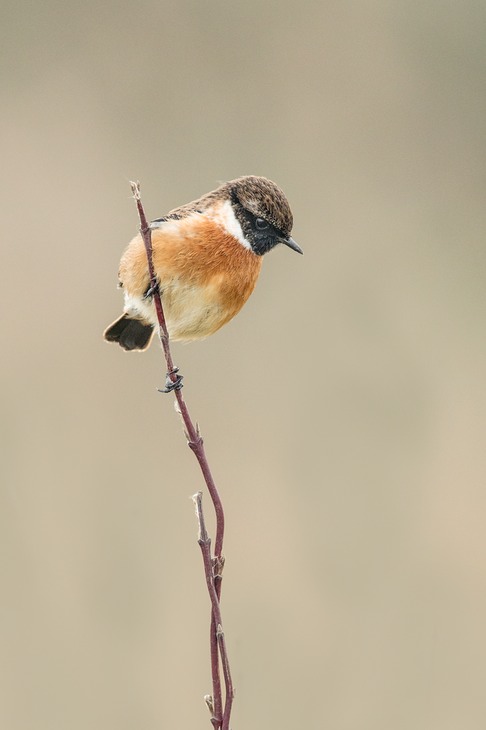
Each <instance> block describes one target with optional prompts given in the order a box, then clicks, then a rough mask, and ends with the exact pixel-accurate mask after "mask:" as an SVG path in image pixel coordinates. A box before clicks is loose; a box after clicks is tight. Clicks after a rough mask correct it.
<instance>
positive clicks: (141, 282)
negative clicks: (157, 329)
mask: <svg viewBox="0 0 486 730" xmlns="http://www.w3.org/2000/svg"><path fill="white" fill-rule="evenodd" d="M152 248H153V261H154V268H155V272H156V275H157V278H158V279H159V281H160V288H161V292H162V303H163V306H164V312H165V315H166V319H167V324H168V327H169V334H170V336H171V338H172V339H199V338H201V337H206V336H207V335H209V334H212V332H215V331H216V330H217V329H219V328H220V327H222V325H223V324H225V323H226V322H228V321H229V320H230V319H231V318H232V317H234V316H235V314H237V312H239V310H240V309H241V307H242V306H243V304H244V303H245V302H246V300H247V299H248V297H249V296H250V294H251V293H252V291H253V289H254V288H255V284H256V282H257V279H258V275H259V273H260V269H261V265H262V257H261V256H257V255H256V254H254V253H253V251H251V250H250V249H247V248H245V246H243V245H242V244H241V243H240V242H239V241H237V240H236V239H235V238H234V237H233V236H232V235H230V234H229V233H227V232H226V231H225V230H224V229H223V228H222V227H221V226H220V225H218V224H216V223H215V222H214V221H213V220H211V219H209V218H207V217H206V216H203V215H201V214H194V215H191V216H189V217H188V218H184V219H181V220H178V221H168V222H166V223H164V224H162V226H161V227H160V228H155V229H153V230H152ZM120 280H121V281H122V283H123V287H124V289H125V291H126V293H127V294H128V295H129V296H130V297H131V298H137V299H142V298H143V295H144V293H145V292H146V290H147V288H148V284H149V277H148V267H147V257H146V253H145V247H144V244H143V241H142V239H141V237H140V236H137V237H136V238H134V239H133V241H132V242H131V243H130V244H129V246H128V249H127V250H126V251H125V253H124V255H123V257H122V260H121V263H120ZM145 308H146V304H145V307H144V309H145Z"/></svg>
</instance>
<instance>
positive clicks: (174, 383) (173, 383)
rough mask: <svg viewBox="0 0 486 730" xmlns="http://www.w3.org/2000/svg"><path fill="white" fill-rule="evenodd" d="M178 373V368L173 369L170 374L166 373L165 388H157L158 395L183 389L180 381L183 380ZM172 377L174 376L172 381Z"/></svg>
mask: <svg viewBox="0 0 486 730" xmlns="http://www.w3.org/2000/svg"><path fill="white" fill-rule="evenodd" d="M178 372H179V368H174V369H173V370H171V372H170V373H167V378H166V381H165V388H164V389H162V388H158V391H159V393H172V391H173V390H180V389H181V388H182V387H183V386H182V381H183V380H184V376H183V375H177V373H178ZM173 375H175V376H176V377H175V379H174V380H172V376H173Z"/></svg>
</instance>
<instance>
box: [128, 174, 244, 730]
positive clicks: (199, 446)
mask: <svg viewBox="0 0 486 730" xmlns="http://www.w3.org/2000/svg"><path fill="white" fill-rule="evenodd" d="M130 185H131V188H132V192H133V197H134V199H135V202H136V204H137V210H138V215H139V218H140V234H141V236H142V239H143V242H144V245H145V251H146V253H147V262H148V270H149V277H150V289H151V292H152V295H153V298H154V305H155V311H156V313H157V321H158V324H159V337H160V341H161V343H162V348H163V350H164V355H165V360H166V363H167V378H168V379H169V380H170V381H171V382H172V383H177V381H178V376H177V372H178V371H177V368H175V367H174V362H173V360H172V354H171V351H170V344H169V333H168V330H167V325H166V322H165V316H164V310H163V307H162V299H161V296H160V291H159V282H158V281H157V276H156V274H155V270H154V264H153V258H152V232H151V228H150V225H149V224H148V222H147V218H146V216H145V211H144V208H143V205H142V201H141V198H140V184H139V183H138V182H131V183H130ZM174 394H175V397H176V399H177V405H178V410H179V413H180V415H181V418H182V421H183V423H184V428H185V433H186V437H187V442H188V445H189V447H190V448H191V450H192V451H193V452H194V455H195V457H196V459H197V461H198V463H199V466H200V469H201V471H202V474H203V477H204V481H205V482H206V486H207V488H208V492H209V495H210V497H211V500H212V503H213V506H214V511H215V514H216V540H215V549H214V558H211V549H210V541H209V544H208V548H207V553H208V556H209V566H210V567H209V573H208V568H207V566H206V560H205V563H204V565H205V572H206V581H208V580H209V578H208V575H210V576H211V580H210V583H211V589H209V583H208V590H209V592H210V597H211V606H212V610H211V630H210V648H211V674H212V685H213V696H212V698H211V699H210V700H209V701H208V705H211V707H212V718H211V722H212V724H213V727H214V730H220V728H221V730H228V728H229V721H230V714H231V705H232V702H233V694H234V692H233V686H232V684H231V676H230V671H229V664H228V657H227V653H226V645H225V641H224V635H223V634H222V630H221V625H222V624H221V611H220V607H219V599H220V596H221V581H222V569H223V565H224V558H223V539H224V511H223V505H222V503H221V498H220V496H219V493H218V490H217V488H216V484H215V483H214V479H213V476H212V474H211V470H210V468H209V464H208V460H207V457H206V453H205V450H204V442H203V439H202V436H201V434H200V432H199V428H198V426H197V424H196V426H195V425H194V423H193V421H192V419H191V417H190V415H189V411H188V409H187V405H186V402H185V400H184V397H183V395H182V391H181V389H180V387H179V388H178V389H175V390H174ZM201 514H202V513H201ZM203 524H204V520H203ZM201 549H202V548H201ZM205 549H206V548H205ZM203 554H204V553H203ZM220 657H221V664H222V666H223V676H224V680H225V706H224V712H223V701H222V691H221V679H220V674H219V659H220Z"/></svg>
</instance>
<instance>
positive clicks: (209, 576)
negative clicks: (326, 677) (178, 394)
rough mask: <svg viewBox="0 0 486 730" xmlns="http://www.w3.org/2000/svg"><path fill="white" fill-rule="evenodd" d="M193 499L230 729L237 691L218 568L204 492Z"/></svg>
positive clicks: (225, 728) (223, 728)
mask: <svg viewBox="0 0 486 730" xmlns="http://www.w3.org/2000/svg"><path fill="white" fill-rule="evenodd" d="M192 499H193V501H194V504H195V507H196V517H197V521H198V525H199V537H198V543H199V547H200V548H201V553H202V557H203V563H204V574H205V576H206V585H207V587H208V593H209V598H210V600H211V608H212V617H213V621H214V623H215V625H216V637H217V641H218V647H219V653H220V656H221V664H222V665H223V677H224V684H225V705H224V712H223V722H222V725H221V730H229V721H230V715H231V707H232V704H233V698H234V696H235V693H234V688H233V681H232V679H231V671H230V666H229V662H228V653H227V651H226V642H225V638H224V631H223V621H222V618H221V609H220V605H219V596H218V593H217V590H216V586H215V575H216V572H215V571H216V570H217V569H218V568H217V565H216V564H215V561H214V560H213V559H212V558H211V538H210V537H209V535H208V533H207V530H206V524H205V521H204V513H203V508H202V492H197V494H195V495H194V496H193V498H192Z"/></svg>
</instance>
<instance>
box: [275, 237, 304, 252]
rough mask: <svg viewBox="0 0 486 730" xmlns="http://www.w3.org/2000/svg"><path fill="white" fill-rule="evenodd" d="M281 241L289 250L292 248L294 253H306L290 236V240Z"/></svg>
mask: <svg viewBox="0 0 486 730" xmlns="http://www.w3.org/2000/svg"><path fill="white" fill-rule="evenodd" d="M280 241H281V242H282V243H284V244H285V245H286V246H288V247H289V248H291V249H292V251H297V253H304V252H303V251H302V249H301V247H300V246H299V244H298V243H296V242H295V241H294V239H293V238H292V236H289V237H288V238H281V239H280Z"/></svg>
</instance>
